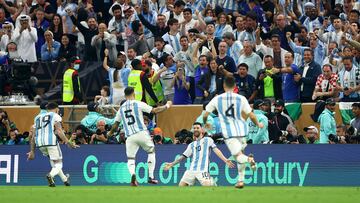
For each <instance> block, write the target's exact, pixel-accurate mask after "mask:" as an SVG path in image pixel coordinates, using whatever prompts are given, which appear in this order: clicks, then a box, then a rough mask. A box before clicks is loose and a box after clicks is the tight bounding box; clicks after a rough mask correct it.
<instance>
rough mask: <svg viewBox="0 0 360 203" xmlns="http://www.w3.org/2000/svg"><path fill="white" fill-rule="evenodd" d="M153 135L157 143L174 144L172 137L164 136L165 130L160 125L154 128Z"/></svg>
mask: <svg viewBox="0 0 360 203" xmlns="http://www.w3.org/2000/svg"><path fill="white" fill-rule="evenodd" d="M151 135H152V138H153V141H154V143H155V144H173V141H172V140H171V138H169V137H164V135H163V131H162V130H161V128H159V127H156V128H154V130H153V132H152V133H151Z"/></svg>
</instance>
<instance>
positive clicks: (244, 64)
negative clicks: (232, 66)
mask: <svg viewBox="0 0 360 203" xmlns="http://www.w3.org/2000/svg"><path fill="white" fill-rule="evenodd" d="M240 67H245V68H246V70H249V66H248V65H247V64H246V63H240V64H239V65H238V69H239V68H240Z"/></svg>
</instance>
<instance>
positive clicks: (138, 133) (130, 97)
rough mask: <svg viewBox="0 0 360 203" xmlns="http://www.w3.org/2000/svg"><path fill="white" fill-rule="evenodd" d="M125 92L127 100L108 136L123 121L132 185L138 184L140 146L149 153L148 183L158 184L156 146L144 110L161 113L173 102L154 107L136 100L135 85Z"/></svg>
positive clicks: (122, 105) (117, 114)
mask: <svg viewBox="0 0 360 203" xmlns="http://www.w3.org/2000/svg"><path fill="white" fill-rule="evenodd" d="M124 92H125V98H126V101H125V102H124V103H123V104H121V106H120V109H119V111H118V112H117V113H116V117H115V124H114V125H113V126H112V128H111V130H110V131H109V132H108V134H107V136H108V137H109V136H112V134H113V133H114V131H115V130H116V129H117V128H118V126H119V124H120V121H122V123H123V126H124V131H125V137H126V138H127V139H126V155H127V158H128V163H127V165H128V169H129V172H130V174H131V186H138V182H137V181H136V174H135V157H136V153H137V151H138V150H139V147H141V148H142V149H143V150H145V151H146V152H147V153H148V160H147V162H148V168H149V179H148V183H150V184H157V183H158V181H157V180H155V179H154V170H155V161H156V159H155V146H154V142H153V141H152V140H151V137H150V134H149V131H148V130H147V128H146V125H145V124H144V118H143V112H145V113H160V112H162V111H165V110H166V109H168V108H170V107H171V105H172V102H171V101H168V102H167V103H166V105H164V106H159V107H156V108H153V107H151V106H149V105H147V104H146V103H144V102H141V101H137V100H135V91H134V88H133V87H127V88H125V90H124Z"/></svg>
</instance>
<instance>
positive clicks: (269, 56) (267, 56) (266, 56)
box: [264, 55, 273, 60]
mask: <svg viewBox="0 0 360 203" xmlns="http://www.w3.org/2000/svg"><path fill="white" fill-rule="evenodd" d="M266 58H271V60H272V59H273V57H272V56H271V55H265V56H264V59H266Z"/></svg>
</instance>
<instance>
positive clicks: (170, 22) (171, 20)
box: [167, 18, 179, 26]
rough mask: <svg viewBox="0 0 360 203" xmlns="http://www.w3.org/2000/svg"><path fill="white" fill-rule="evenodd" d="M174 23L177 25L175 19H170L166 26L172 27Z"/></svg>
mask: <svg viewBox="0 0 360 203" xmlns="http://www.w3.org/2000/svg"><path fill="white" fill-rule="evenodd" d="M175 23H179V21H178V20H177V19H176V18H170V19H169V20H168V22H167V25H168V26H171V25H174V24H175Z"/></svg>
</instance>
